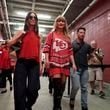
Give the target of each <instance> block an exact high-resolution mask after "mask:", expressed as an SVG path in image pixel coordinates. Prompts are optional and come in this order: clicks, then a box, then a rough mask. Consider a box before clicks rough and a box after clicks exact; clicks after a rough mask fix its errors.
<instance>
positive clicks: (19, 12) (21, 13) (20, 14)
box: [16, 11, 27, 17]
mask: <svg viewBox="0 0 110 110" xmlns="http://www.w3.org/2000/svg"><path fill="white" fill-rule="evenodd" d="M16 14H17V15H19V16H22V17H26V15H27V12H26V11H16Z"/></svg>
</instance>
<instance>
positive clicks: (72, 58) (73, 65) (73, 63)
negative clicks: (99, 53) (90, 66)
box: [70, 55, 77, 72]
mask: <svg viewBox="0 0 110 110" xmlns="http://www.w3.org/2000/svg"><path fill="white" fill-rule="evenodd" d="M70 61H71V63H72V68H73V70H74V71H75V72H76V71H77V67H76V64H75V60H74V57H73V55H70Z"/></svg>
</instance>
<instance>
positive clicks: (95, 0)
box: [68, 0, 98, 27]
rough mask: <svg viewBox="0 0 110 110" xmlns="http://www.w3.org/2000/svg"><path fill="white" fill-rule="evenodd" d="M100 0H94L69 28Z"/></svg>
mask: <svg viewBox="0 0 110 110" xmlns="http://www.w3.org/2000/svg"><path fill="white" fill-rule="evenodd" d="M97 1H98V0H93V1H92V2H91V3H90V4H89V6H88V7H86V8H85V9H84V10H83V11H82V12H81V13H80V14H79V16H77V18H76V19H75V20H73V21H72V23H71V24H70V25H69V26H68V27H71V25H73V24H74V23H75V22H76V21H77V20H78V19H79V18H80V17H82V16H83V15H84V14H85V13H86V12H87V11H88V10H89V9H90V8H91V7H92V6H93V5H94V4H95V3H96V2H97Z"/></svg>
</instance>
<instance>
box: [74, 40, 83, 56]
mask: <svg viewBox="0 0 110 110" xmlns="http://www.w3.org/2000/svg"><path fill="white" fill-rule="evenodd" d="M83 46H84V42H83V43H81V44H80V46H79V48H78V49H77V50H76V51H75V54H76V53H78V52H79V51H80V50H81V48H82V47H83Z"/></svg>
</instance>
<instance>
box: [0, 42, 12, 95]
mask: <svg viewBox="0 0 110 110" xmlns="http://www.w3.org/2000/svg"><path fill="white" fill-rule="evenodd" d="M1 52H2V54H1V58H0V69H1V70H2V73H1V74H2V85H1V86H2V91H1V93H5V92H7V89H6V78H7V77H8V80H9V83H10V90H12V69H11V65H10V55H9V54H10V49H9V47H7V46H6V45H4V44H3V45H2V46H1Z"/></svg>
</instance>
